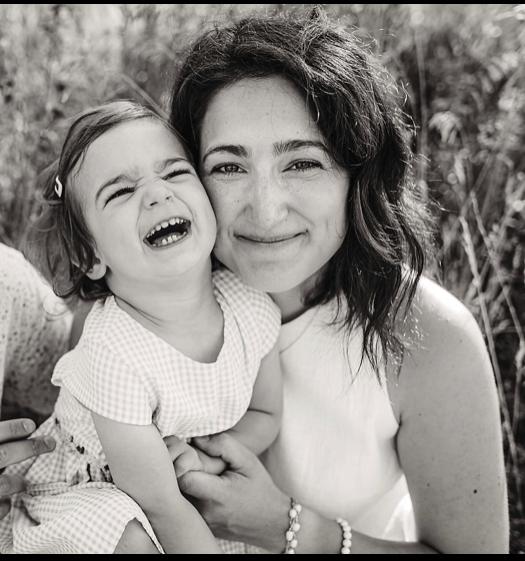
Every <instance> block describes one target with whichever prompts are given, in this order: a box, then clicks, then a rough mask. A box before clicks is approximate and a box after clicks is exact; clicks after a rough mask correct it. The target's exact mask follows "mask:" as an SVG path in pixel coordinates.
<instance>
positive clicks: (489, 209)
mask: <svg viewBox="0 0 525 561" xmlns="http://www.w3.org/2000/svg"><path fill="white" fill-rule="evenodd" d="M310 6H313V5H308V4H306V5H305V4H301V5H299V4H297V5H295V4H265V5H255V4H254V5H242V6H240V5H234V4H223V5H216V4H213V5H212V4H201V5H194V4H178V5H160V4H147V5H146V4H109V5H95V4H80V5H72V4H45V5H23V4H19V5H16V4H11V5H2V6H0V131H1V134H0V241H2V242H4V243H7V244H8V245H12V246H14V247H17V248H20V247H21V246H22V245H23V241H24V235H25V233H26V231H27V225H28V223H29V221H30V220H31V217H32V216H34V213H35V211H36V206H37V198H36V196H35V194H36V192H37V191H38V188H39V186H38V182H37V176H38V174H39V172H40V171H42V169H43V168H44V167H45V166H46V165H47V164H49V163H50V162H51V161H52V160H53V159H54V158H55V157H56V156H57V155H58V151H59V148H60V145H61V141H62V140H63V136H64V134H65V131H66V129H67V126H68V123H69V118H70V117H72V116H73V115H75V114H76V113H77V112H79V111H81V110H82V109H84V108H85V107H87V106H89V105H94V104H98V103H101V102H104V101H108V100H111V99H116V98H133V99H136V100H138V101H141V102H145V103H147V104H150V105H155V106H157V107H159V108H161V109H164V110H166V108H167V102H168V96H169V87H170V84H171V82H172V79H173V76H174V75H175V73H176V71H177V65H178V62H179V61H180V60H181V59H182V57H183V55H184V52H185V49H186V48H187V47H188V45H189V43H190V42H191V40H192V38H193V37H194V36H195V34H196V33H198V32H200V31H201V30H203V29H204V28H206V27H207V26H209V25H211V24H213V22H214V21H223V20H232V19H234V18H238V17H241V16H242V15H244V14H246V13H250V12H255V11H264V12H274V11H277V12H294V11H300V12H304V11H305V10H307V9H308V8H309V7H310ZM325 10H326V12H327V13H328V14H329V16H331V17H332V18H334V19H336V20H338V22H339V24H340V25H342V26H344V27H347V28H349V29H353V30H354V31H355V32H356V33H357V34H358V35H359V36H360V37H361V38H362V40H363V42H364V43H365V44H367V45H368V46H369V48H370V49H371V50H372V51H373V52H374V53H375V54H376V55H377V56H378V57H379V58H380V60H381V61H382V62H383V63H384V65H385V66H386V67H387V68H388V69H389V70H390V72H391V73H392V74H393V75H394V77H395V78H396V80H397V81H398V83H399V85H400V86H401V88H402V89H403V90H404V91H405V92H406V95H407V97H406V102H405V107H404V110H405V112H406V113H407V114H408V115H410V116H411V118H412V119H413V121H414V124H415V127H416V131H417V135H416V137H415V138H416V140H415V142H414V150H415V151H416V153H417V154H418V156H419V157H418V159H417V165H416V170H415V171H416V177H417V181H418V183H419V185H420V187H421V189H422V190H423V192H424V193H426V196H427V197H428V198H429V200H430V201H434V203H435V214H436V220H437V225H438V226H437V240H436V241H437V246H438V265H437V267H436V270H434V271H432V274H433V275H434V276H435V277H436V278H437V279H438V280H439V281H440V282H441V283H442V284H443V285H444V286H445V287H446V288H447V289H448V290H450V291H451V292H453V293H454V294H455V295H456V296H457V297H458V298H459V299H461V300H462V301H463V302H464V303H465V304H466V305H467V306H468V307H469V308H470V310H471V311H472V312H473V314H474V315H475V317H476V318H477V319H478V322H479V324H480V326H481V328H482V330H483V333H484V335H485V340H486V343H487V348H488V349H489V352H490V355H491V359H492V364H493V367H494V371H495V375H496V382H497V385H498V389H499V396H500V404H501V421H502V428H503V434H504V442H505V454H506V462H507V473H508V481H509V495H510V496H509V498H510V509H511V518H512V535H511V547H512V549H511V551H512V552H513V553H524V552H525V516H524V508H523V491H524V489H525V487H524V481H523V478H524V476H525V471H524V467H525V438H524V436H525V420H524V417H525V410H524V407H523V404H522V402H523V400H524V396H525V390H524V381H523V378H524V373H525V337H524V326H525V148H524V146H525V64H524V63H523V61H524V60H525V5H516V4H492V5H491V4H484V5H475V4H465V5H458V4H448V5H445V4H440V5H437V4H419V5H417V4H376V5H370V4H329V5H325Z"/></svg>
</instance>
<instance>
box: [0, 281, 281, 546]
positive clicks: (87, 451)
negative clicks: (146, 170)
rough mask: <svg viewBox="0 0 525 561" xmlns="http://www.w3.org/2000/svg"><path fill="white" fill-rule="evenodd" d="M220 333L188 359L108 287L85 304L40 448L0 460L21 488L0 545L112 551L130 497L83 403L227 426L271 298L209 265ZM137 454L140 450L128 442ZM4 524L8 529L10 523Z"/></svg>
mask: <svg viewBox="0 0 525 561" xmlns="http://www.w3.org/2000/svg"><path fill="white" fill-rule="evenodd" d="M213 279H214V287H215V295H216V298H217V301H218V303H219V305H220V307H221V309H222V312H223V315H224V342H223V346H222V349H221V351H220V353H219V356H218V357H217V359H216V361H215V362H213V363H200V362H196V361H194V360H192V359H190V358H188V357H187V356H185V355H183V354H182V353H180V352H179V351H177V350H176V349H174V348H173V347H172V346H170V345H169V344H168V343H166V342H165V341H164V340H162V339H160V338H158V337H157V336H156V335H154V334H153V333H151V332H150V331H148V330H147V329H145V328H144V327H143V326H142V325H140V324H139V323H138V322H136V321H135V320H133V319H132V318H131V317H130V316H129V315H128V314H127V313H125V312H124V311H123V310H121V309H120V308H119V307H118V305H117V304H116V302H115V299H114V298H113V297H110V298H108V299H106V300H105V302H99V303H97V304H95V306H94V308H93V310H92V311H91V313H90V315H89V316H88V319H87V321H86V325H85V328H84V333H83V335H82V338H81V340H80V342H79V344H78V345H77V347H76V348H75V349H74V350H73V351H71V352H69V353H68V354H66V355H65V356H64V357H63V358H62V359H61V360H60V361H59V363H58V364H57V366H56V368H55V372H54V374H53V382H54V383H55V384H57V385H59V386H60V387H61V390H60V395H59V398H58V401H57V404H56V406H55V411H54V413H53V415H52V416H51V417H50V418H49V419H48V420H47V421H46V422H45V423H44V424H43V425H42V426H41V427H40V428H39V429H38V431H37V434H39V435H42V434H51V435H52V436H53V437H54V438H55V439H56V440H57V442H58V445H57V448H56V450H55V451H54V452H52V453H50V454H44V455H42V456H39V457H38V458H36V459H34V458H32V459H30V460H27V461H26V462H23V463H21V464H18V465H17V466H12V467H10V468H8V471H9V472H10V473H18V474H22V475H24V476H25V478H26V481H27V482H28V489H27V492H26V493H25V494H22V495H19V496H17V497H16V498H15V499H14V501H13V508H12V509H11V514H10V517H7V518H6V519H4V520H3V521H1V522H0V551H1V552H2V553H112V552H113V551H114V549H115V546H116V545H117V543H118V541H119V540H120V537H121V536H122V532H123V530H124V528H125V527H126V524H127V523H128V522H129V521H130V520H132V519H134V518H136V519H137V520H139V521H140V522H141V523H142V524H143V526H144V528H145V530H146V531H147V532H148V534H149V535H150V536H151V537H152V539H153V540H154V543H155V544H156V545H157V547H158V548H159V550H160V551H162V549H161V547H160V544H159V543H158V542H157V540H156V538H155V536H154V533H153V530H152V529H151V526H150V525H149V523H148V521H147V519H146V517H145V516H144V514H143V513H142V510H141V509H140V507H139V505H138V504H137V503H135V502H134V501H133V500H132V499H131V498H130V497H128V496H127V495H125V494H124V493H123V492H121V491H119V490H118V489H117V488H116V487H115V486H114V485H113V483H112V478H111V474H110V472H109V468H108V466H107V462H106V458H105V455H104V452H103V450H102V447H101V444H100V442H99V440H98V437H97V433H96V430H95V427H94V424H93V421H92V418H91V413H90V411H94V412H96V413H98V414H100V415H102V416H105V417H107V418H110V419H113V420H115V421H119V422H122V423H131V424H139V425H149V424H151V423H152V422H153V423H154V424H155V425H156V426H157V428H158V429H159V432H160V433H161V435H162V436H163V437H165V436H169V435H172V434H175V435H177V436H178V437H180V438H189V437H193V436H201V435H206V434H213V433H217V432H221V431H224V430H227V429H228V428H231V427H232V426H233V425H235V424H236V423H237V421H238V420H239V419H240V418H241V417H242V416H243V414H244V413H245V411H246V409H247V408H248V405H249V402H250V399H251V395H252V388H253V384H254V382H255V379H256V376H257V372H258V369H259V366H260V361H261V359H262V358H263V357H264V356H265V355H266V354H267V353H268V352H269V351H270V350H271V348H272V347H273V346H274V344H275V343H276V341H277V337H278V334H279V329H280V316H279V312H278V309H277V307H276V306H275V305H274V304H273V303H272V302H271V300H270V299H269V298H268V297H267V296H266V295H265V294H262V293H260V292H257V291H255V290H253V289H251V288H248V287H246V286H244V285H243V284H242V283H241V282H240V281H239V280H238V279H237V278H236V277H235V276H234V275H233V274H232V273H230V272H228V271H225V270H221V271H218V272H215V273H214V277H213ZM137 453H138V454H140V451H139V450H137ZM11 528H12V531H11Z"/></svg>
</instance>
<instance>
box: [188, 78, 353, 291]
mask: <svg viewBox="0 0 525 561" xmlns="http://www.w3.org/2000/svg"><path fill="white" fill-rule="evenodd" d="M336 125H337V123H334V126H336ZM200 150H201V152H200V153H201V161H200V163H199V165H200V171H201V177H202V179H203V182H204V184H205V186H206V189H207V191H208V194H209V196H210V199H211V201H212V205H213V207H214V210H215V215H216V217H217V223H218V232H217V241H216V244H215V254H216V256H217V257H218V259H219V260H220V261H221V262H222V263H224V264H225V265H226V266H227V267H228V268H230V269H231V270H233V271H234V272H235V273H237V274H238V275H239V276H240V277H241V278H242V279H243V280H244V281H245V282H246V283H247V284H250V285H252V286H254V287H256V288H259V289H260V290H264V291H266V292H271V293H284V292H289V291H292V292H293V291H298V292H302V291H303V289H304V288H305V287H307V286H308V285H309V282H310V281H311V280H312V278H315V275H317V274H318V273H319V271H320V270H321V269H322V268H323V266H324V265H325V264H326V263H327V262H328V261H329V259H330V258H331V257H332V256H333V255H334V253H335V252H336V251H337V249H338V248H339V247H340V245H341V242H342V240H343V236H344V234H345V232H346V216H345V207H346V198H347V194H348V186H349V175H348V172H347V171H346V170H344V169H342V168H341V167H339V166H338V165H337V164H336V163H335V162H334V161H332V159H331V157H330V154H329V152H328V150H327V147H326V143H325V141H324V138H323V137H322V135H321V133H320V132H319V130H318V128H317V126H316V124H315V123H314V122H313V121H312V119H311V117H310V113H309V111H308V109H307V107H306V105H305V101H304V99H303V98H302V97H301V96H300V95H299V93H298V92H297V91H296V89H295V88H294V86H293V85H292V84H291V83H290V82H288V81H287V80H285V79H284V78H281V77H268V78H263V79H243V80H240V81H238V82H236V83H234V84H232V85H231V86H228V87H227V88H224V89H222V90H220V91H219V92H218V93H217V94H216V95H215V96H214V97H213V98H212V100H211V102H210V105H209V107H208V110H207V112H206V115H205V118H204V120H203V123H202V131H201V145H200ZM307 283H308V284H307Z"/></svg>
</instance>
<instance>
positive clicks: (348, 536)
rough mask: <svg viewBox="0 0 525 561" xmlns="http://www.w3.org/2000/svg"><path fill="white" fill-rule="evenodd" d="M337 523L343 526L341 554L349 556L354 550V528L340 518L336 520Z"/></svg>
mask: <svg viewBox="0 0 525 561" xmlns="http://www.w3.org/2000/svg"><path fill="white" fill-rule="evenodd" d="M336 522H337V523H338V524H339V526H341V530H342V531H343V539H342V541H341V551H340V553H342V554H345V555H348V554H349V553H351V549H352V528H350V524H349V523H348V521H347V520H345V519H344V518H341V517H339V518H337V519H336Z"/></svg>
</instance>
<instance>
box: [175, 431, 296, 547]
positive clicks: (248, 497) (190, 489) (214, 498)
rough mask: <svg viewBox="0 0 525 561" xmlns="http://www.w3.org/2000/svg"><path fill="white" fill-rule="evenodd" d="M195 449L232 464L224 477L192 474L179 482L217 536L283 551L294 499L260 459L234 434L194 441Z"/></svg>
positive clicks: (199, 438)
mask: <svg viewBox="0 0 525 561" xmlns="http://www.w3.org/2000/svg"><path fill="white" fill-rule="evenodd" d="M192 444H194V445H195V446H196V447H198V448H199V449H201V450H202V451H204V452H205V453H206V454H208V455H209V456H213V457H217V458H221V459H222V460H223V461H224V462H225V463H226V464H227V465H228V468H227V470H226V471H225V472H224V473H222V474H221V475H219V476H216V475H210V474H209V473H204V472H198V471H191V472H188V473H186V474H185V475H184V476H183V477H182V478H181V479H180V480H179V486H180V488H181V490H182V491H183V492H184V493H186V494H187V495H190V496H191V497H193V498H194V499H196V500H195V505H196V507H197V508H198V509H199V512H200V513H201V515H202V516H203V517H204V518H205V520H206V522H207V523H208V525H209V526H210V528H211V529H212V531H213V533H214V535H216V536H218V537H221V538H227V539H232V540H238V541H245V542H248V543H251V544H254V545H258V546H260V547H264V548H265V549H269V550H273V551H280V550H281V549H282V545H283V536H284V532H285V530H286V525H287V521H288V520H287V512H288V508H289V501H290V499H289V497H287V496H286V495H284V494H283V493H282V492H281V491H280V490H279V489H278V488H277V487H276V485H275V484H274V482H273V481H272V479H271V477H270V476H269V474H268V472H267V471H266V469H265V468H264V466H263V465H262V464H261V462H260V461H259V460H258V458H257V457H256V456H255V455H254V454H253V453H252V452H251V451H250V450H248V449H247V448H246V447H244V446H243V445H242V444H241V443H239V442H238V441H237V440H235V438H233V437H232V436H230V435H228V434H217V435H213V436H209V437H198V438H194V439H192Z"/></svg>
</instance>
